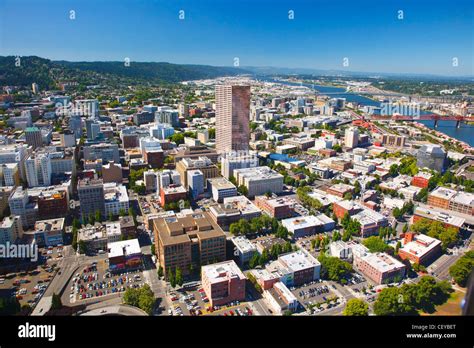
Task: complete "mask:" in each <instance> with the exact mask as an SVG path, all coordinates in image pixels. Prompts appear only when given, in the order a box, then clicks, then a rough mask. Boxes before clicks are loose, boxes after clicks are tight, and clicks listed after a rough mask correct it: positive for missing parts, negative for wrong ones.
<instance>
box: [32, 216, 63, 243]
mask: <svg viewBox="0 0 474 348" xmlns="http://www.w3.org/2000/svg"><path fill="white" fill-rule="evenodd" d="M63 234H64V218H57V219H50V220H41V221H37V222H36V223H35V232H34V239H35V242H36V244H37V245H38V246H47V247H49V246H57V245H58V244H63Z"/></svg>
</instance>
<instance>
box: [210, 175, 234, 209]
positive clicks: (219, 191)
mask: <svg viewBox="0 0 474 348" xmlns="http://www.w3.org/2000/svg"><path fill="white" fill-rule="evenodd" d="M207 189H208V190H209V191H210V192H211V193H212V198H213V199H214V201H216V202H218V203H222V201H223V199H224V198H226V197H233V196H237V187H235V185H234V184H233V183H231V182H230V181H229V180H227V179H226V178H211V179H207Z"/></svg>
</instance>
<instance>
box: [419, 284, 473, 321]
mask: <svg viewBox="0 0 474 348" xmlns="http://www.w3.org/2000/svg"><path fill="white" fill-rule="evenodd" d="M463 298H464V293H463V292H461V291H458V290H455V291H454V292H453V293H451V295H450V296H449V299H448V301H446V303H444V304H442V305H441V306H437V307H436V312H434V313H432V314H428V313H421V315H461V301H462V299H463Z"/></svg>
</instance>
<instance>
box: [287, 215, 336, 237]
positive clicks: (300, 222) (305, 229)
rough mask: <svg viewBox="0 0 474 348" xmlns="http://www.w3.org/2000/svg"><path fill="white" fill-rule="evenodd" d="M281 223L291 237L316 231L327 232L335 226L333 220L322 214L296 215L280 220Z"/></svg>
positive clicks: (311, 233)
mask: <svg viewBox="0 0 474 348" xmlns="http://www.w3.org/2000/svg"><path fill="white" fill-rule="evenodd" d="M281 223H282V225H283V227H285V228H286V229H287V230H288V232H289V233H291V234H292V235H293V238H302V237H306V236H310V235H313V234H316V233H322V232H329V231H332V230H333V229H334V227H335V222H334V220H332V219H331V218H329V217H328V216H326V215H324V214H319V215H317V216H314V215H308V216H298V217H293V218H288V219H284V220H282V222H281Z"/></svg>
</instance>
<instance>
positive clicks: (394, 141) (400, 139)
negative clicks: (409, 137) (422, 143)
mask: <svg viewBox="0 0 474 348" xmlns="http://www.w3.org/2000/svg"><path fill="white" fill-rule="evenodd" d="M405 141H406V137H405V136H403V135H397V134H383V135H382V145H384V146H388V147H404V146H405Z"/></svg>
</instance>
